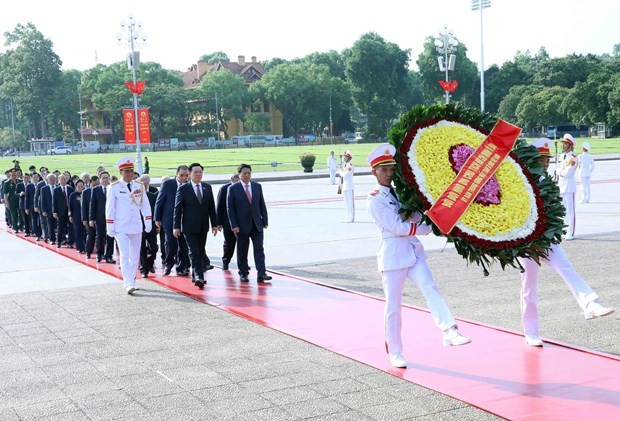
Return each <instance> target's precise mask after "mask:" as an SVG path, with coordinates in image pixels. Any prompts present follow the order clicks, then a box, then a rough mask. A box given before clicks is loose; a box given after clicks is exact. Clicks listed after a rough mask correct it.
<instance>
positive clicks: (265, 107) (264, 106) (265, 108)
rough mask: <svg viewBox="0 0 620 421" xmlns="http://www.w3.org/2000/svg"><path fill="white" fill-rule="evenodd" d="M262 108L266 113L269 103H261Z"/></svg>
mask: <svg viewBox="0 0 620 421" xmlns="http://www.w3.org/2000/svg"><path fill="white" fill-rule="evenodd" d="M263 110H264V111H265V112H266V113H268V112H269V103H268V102H265V104H263Z"/></svg>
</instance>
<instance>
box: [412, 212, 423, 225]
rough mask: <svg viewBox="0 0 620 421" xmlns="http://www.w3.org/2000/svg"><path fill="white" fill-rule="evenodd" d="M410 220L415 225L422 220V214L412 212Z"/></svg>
mask: <svg viewBox="0 0 620 421" xmlns="http://www.w3.org/2000/svg"><path fill="white" fill-rule="evenodd" d="M411 218H412V219H413V222H415V223H416V224H417V223H419V222H420V221H421V220H422V214H421V213H420V212H414V213H412V214H411Z"/></svg>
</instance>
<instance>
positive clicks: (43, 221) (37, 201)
mask: <svg viewBox="0 0 620 421" xmlns="http://www.w3.org/2000/svg"><path fill="white" fill-rule="evenodd" d="M47 175H48V171H47V168H46V167H41V180H40V181H39V182H38V183H37V185H36V187H35V188H34V211H35V213H37V214H38V215H39V225H40V226H41V235H38V236H37V241H39V240H40V239H41V238H43V239H44V240H47V239H48V238H49V227H48V226H47V218H46V217H44V216H43V211H42V210H41V190H42V189H43V187H45V186H47Z"/></svg>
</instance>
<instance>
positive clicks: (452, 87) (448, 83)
mask: <svg viewBox="0 0 620 421" xmlns="http://www.w3.org/2000/svg"><path fill="white" fill-rule="evenodd" d="M439 84H440V85H441V88H442V89H443V90H444V91H446V92H450V93H451V94H453V93H454V91H456V88H458V86H459V83H458V82H457V81H456V80H440V81H439Z"/></svg>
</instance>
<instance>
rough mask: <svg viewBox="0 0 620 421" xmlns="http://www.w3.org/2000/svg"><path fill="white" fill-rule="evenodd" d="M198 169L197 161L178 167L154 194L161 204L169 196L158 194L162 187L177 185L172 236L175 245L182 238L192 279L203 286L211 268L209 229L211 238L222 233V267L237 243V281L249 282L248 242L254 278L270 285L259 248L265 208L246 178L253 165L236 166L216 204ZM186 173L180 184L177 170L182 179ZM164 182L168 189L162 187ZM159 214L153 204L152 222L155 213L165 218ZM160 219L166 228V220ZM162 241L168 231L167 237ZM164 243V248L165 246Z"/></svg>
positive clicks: (254, 185)
mask: <svg viewBox="0 0 620 421" xmlns="http://www.w3.org/2000/svg"><path fill="white" fill-rule="evenodd" d="M203 170H204V167H203V166H202V165H200V164H199V163H193V164H191V165H190V166H189V167H186V168H183V166H180V167H179V168H178V169H177V177H176V178H175V179H173V180H169V181H166V182H165V183H164V184H162V190H161V192H160V196H161V198H160V197H159V196H158V198H157V201H158V202H159V203H160V206H164V205H163V204H162V203H164V202H166V203H167V202H168V200H169V199H168V198H166V197H164V196H163V194H164V189H165V188H166V190H168V189H170V190H173V189H174V186H175V183H177V185H176V193H175V197H174V208H173V210H172V235H173V237H174V238H175V239H176V240H178V241H179V243H180V242H181V241H182V240H181V239H183V240H184V241H185V244H186V246H187V250H188V260H189V262H190V265H191V269H192V282H194V284H195V285H196V286H197V287H198V288H203V287H204V285H205V283H206V280H205V277H204V273H205V272H206V271H207V270H209V269H211V268H212V267H213V266H211V264H210V260H209V258H208V256H207V255H206V253H205V246H206V241H207V235H208V233H209V232H211V233H212V234H213V235H214V236H215V235H217V233H218V232H221V231H223V232H224V250H223V256H222V263H223V269H224V270H228V267H229V263H230V261H231V259H232V255H233V253H234V249H235V245H236V247H237V266H238V269H239V275H240V280H241V282H248V281H249V277H248V276H249V271H250V268H249V265H248V250H249V245H250V241H252V246H253V249H254V262H255V264H256V271H257V282H259V283H269V282H270V281H271V279H272V278H271V276H269V275H267V273H266V268H265V252H264V248H263V230H264V229H265V228H267V226H268V214H267V207H266V205H265V199H264V196H263V192H262V187H261V185H260V184H259V183H256V182H253V181H251V178H252V167H251V166H250V165H247V164H241V165H240V166H239V167H238V168H237V176H236V177H235V176H233V177H232V178H231V182H230V183H227V184H225V185H224V186H222V188H221V189H220V191H219V192H218V198H217V201H218V203H217V206H216V204H215V198H214V195H213V190H212V188H211V186H210V185H209V184H208V183H206V182H203V181H202V175H203ZM185 171H186V172H187V174H188V176H189V181H188V182H185V183H182V182H181V180H180V179H179V174H183V175H182V179H183V180H184V179H186V176H185V175H184V172H185ZM237 180H239V181H237ZM168 183H169V184H170V186H171V187H166V185H167V184H168ZM164 214H165V211H164V209H161V210H158V205H157V203H156V205H155V219H156V223H157V221H158V217H161V218H162V219H163V218H165V217H164V216H163V215H164ZM160 223H161V224H162V225H163V227H164V229H166V222H165V221H161V222H160ZM167 239H168V235H166V241H167ZM166 247H167V248H168V245H166ZM179 249H180V247H179ZM177 261H179V260H177ZM171 268H172V266H171V265H170V266H166V271H165V272H164V274H169V273H170V270H171ZM166 272H167V273H166ZM183 273H185V274H187V273H186V272H182V273H179V269H178V266H177V274H178V275H179V274H181V275H182V274H183Z"/></svg>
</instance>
